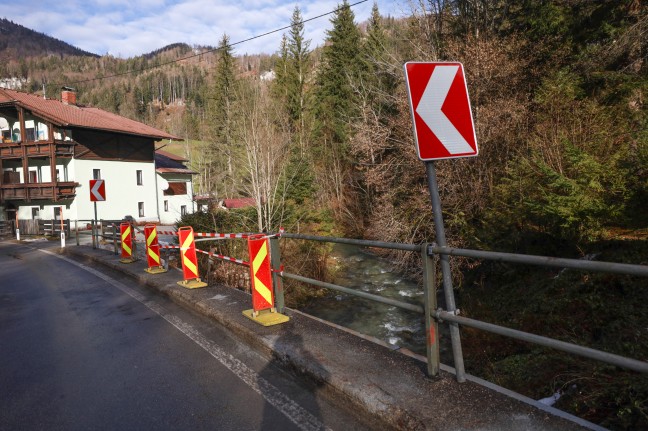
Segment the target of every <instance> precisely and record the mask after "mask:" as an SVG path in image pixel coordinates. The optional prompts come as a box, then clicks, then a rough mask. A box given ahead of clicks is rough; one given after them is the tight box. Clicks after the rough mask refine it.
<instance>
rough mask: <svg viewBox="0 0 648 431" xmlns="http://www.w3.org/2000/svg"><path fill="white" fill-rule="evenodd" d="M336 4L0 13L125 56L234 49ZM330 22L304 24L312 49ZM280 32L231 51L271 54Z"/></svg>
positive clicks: (133, 2) (393, 5)
mask: <svg viewBox="0 0 648 431" xmlns="http://www.w3.org/2000/svg"><path fill="white" fill-rule="evenodd" d="M350 3H353V1H350ZM339 4H341V0H339V1H338V0H319V1H317V0H306V1H303V2H293V1H285V0H240V1H228V0H166V1H165V0H86V1H84V0H45V1H42V0H22V1H19V2H13V3H9V4H7V5H4V6H3V13H4V14H5V15H4V16H5V17H6V18H7V19H10V20H12V21H14V22H16V23H18V24H21V25H23V26H25V27H27V28H30V29H32V30H36V31H39V32H42V33H45V34H47V35H49V36H52V37H55V38H57V39H60V40H63V41H65V42H67V43H69V44H71V45H74V46H76V47H78V48H81V49H83V50H86V51H90V52H93V53H95V54H99V55H103V54H106V53H110V54H112V55H115V56H120V57H124V58H127V57H132V56H136V55H141V54H145V53H148V52H151V51H154V50H156V49H159V48H162V47H163V46H166V45H168V44H171V43H178V42H184V43H188V44H190V45H210V46H216V45H217V44H218V42H219V40H220V39H221V37H222V35H223V34H224V33H226V34H227V35H229V36H230V41H231V42H232V43H236V42H238V41H241V40H244V39H248V38H251V37H253V36H256V35H260V34H263V33H267V32H270V31H273V30H275V29H278V28H281V27H284V26H287V25H289V24H290V18H291V16H292V12H293V9H294V7H295V6H296V5H298V6H299V7H300V10H301V13H302V17H303V18H304V19H308V18H311V17H314V16H317V15H321V14H324V13H327V12H330V11H332V10H334V9H335V8H336V7H338V5H339ZM372 4H373V2H372V1H368V2H365V3H362V4H360V5H358V6H355V7H354V8H353V10H354V13H355V16H356V21H357V22H361V21H365V20H366V19H367V18H368V17H369V14H370V11H371V7H372ZM378 7H379V8H380V10H381V12H382V13H383V14H391V15H394V16H402V15H403V13H402V9H406V7H404V6H403V5H398V4H397V2H395V1H389V0H382V1H379V2H378ZM330 19H331V15H329V16H326V17H322V18H319V19H316V20H313V21H310V22H307V23H306V24H305V35H306V38H307V39H311V40H312V42H311V48H314V47H315V46H318V45H321V44H322V43H323V40H324V38H325V36H326V33H325V31H326V30H327V29H329V28H330ZM283 32H285V30H284V31H281V32H276V33H274V34H271V35H268V36H264V37H261V38H258V39H254V40H252V41H248V42H245V43H242V44H240V45H236V46H235V47H234V48H235V52H236V53H239V54H242V53H250V54H252V53H260V52H264V53H273V52H276V51H277V50H278V48H279V41H280V40H281V34H282V33H283Z"/></svg>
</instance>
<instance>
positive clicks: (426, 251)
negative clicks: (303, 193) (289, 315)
mask: <svg viewBox="0 0 648 431" xmlns="http://www.w3.org/2000/svg"><path fill="white" fill-rule="evenodd" d="M282 237H283V238H289V239H301V240H308V241H319V242H330V243H338V244H350V245H357V246H361V247H375V248H385V249H393V250H404V251H414V252H417V251H421V252H422V257H423V265H424V268H423V269H424V287H423V288H424V293H425V304H424V307H421V306H417V305H414V304H409V303H406V302H401V301H397V300H393V299H388V298H383V297H380V296H377V295H372V294H369V293H366V292H361V291H356V290H354V289H349V288H347V287H343V286H338V285H335V284H331V283H324V282H322V281H319V280H313V279H309V278H306V277H302V276H299V275H295V274H289V273H285V272H284V273H282V276H283V277H285V278H289V279H293V280H296V281H300V282H303V283H308V284H312V285H314V286H319V287H325V288H328V289H333V290H337V291H340V292H344V293H347V294H350V295H355V296H358V297H361V298H365V299H369V300H372V301H377V302H381V303H384V304H389V305H393V306H396V307H400V308H403V309H406V310H410V311H414V312H418V313H423V314H424V315H425V318H426V331H427V333H428V334H430V335H433V339H432V340H431V338H430V336H428V343H427V344H428V351H427V358H428V373H429V374H430V375H436V374H438V370H439V344H438V336H436V334H438V328H437V327H436V325H438V324H439V323H443V322H448V323H449V324H456V325H462V326H468V327H472V328H476V329H480V330H483V331H487V332H491V333H494V334H499V335H502V336H505V337H509V338H514V339H517V340H522V341H526V342H530V343H533V344H537V345H540V346H544V347H549V348H552V349H557V350H561V351H564V352H568V353H571V354H575V355H579V356H582V357H586V358H590V359H594V360H598V361H601V362H605V363H608V364H612V365H616V366H619V367H622V368H626V369H629V370H633V371H637V372H640V373H648V362H644V361H640V360H637V359H632V358H627V357H624V356H620V355H616V354H612V353H609V352H604V351H601V350H596V349H592V348H589V347H584V346H580V345H577V344H573V343H568V342H564V341H560V340H556V339H553V338H549V337H543V336H539V335H535V334H531V333H528V332H524V331H518V330H515V329H511V328H507V327H504V326H499V325H494V324H492V323H487V322H483V321H480V320H475V319H469V318H466V317H462V316H459V310H452V311H444V310H441V309H437V308H436V285H435V277H434V274H435V272H434V264H433V263H432V264H430V262H429V260H428V259H430V258H432V257H434V256H442V255H445V256H462V257H468V258H474V259H482V260H493V261H499V262H509V263H519V264H527V265H539V266H546V267H554V268H569V269H576V270H581V271H591V272H606V273H615V274H625V275H633V276H641V277H646V276H648V266H646V265H631V264H623V263H614V262H599V261H588V260H581V259H564V258H555V257H548V256H535V255H522V254H514V253H500V252H491V251H483V250H470V249H459V248H451V247H439V246H437V245H435V244H421V245H414V244H400V243H390V242H382V241H365V240H357V239H348V238H334V237H322V236H314V235H300V234H290V233H284V234H283V235H282ZM459 351H461V350H459ZM453 353H455V351H454V349H453ZM454 360H455V362H456V361H457V360H459V361H461V362H462V363H463V358H456V357H455V358H454ZM457 380H458V381H460V382H461V381H465V375H460V373H459V371H458V372H457Z"/></svg>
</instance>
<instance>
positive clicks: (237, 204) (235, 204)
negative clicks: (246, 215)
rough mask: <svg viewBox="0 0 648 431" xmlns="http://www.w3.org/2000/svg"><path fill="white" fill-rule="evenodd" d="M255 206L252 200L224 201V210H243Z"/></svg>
mask: <svg viewBox="0 0 648 431" xmlns="http://www.w3.org/2000/svg"><path fill="white" fill-rule="evenodd" d="M254 205H256V201H255V200H254V198H239V199H224V200H223V206H224V207H225V208H245V207H251V206H254Z"/></svg>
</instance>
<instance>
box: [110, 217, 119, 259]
mask: <svg viewBox="0 0 648 431" xmlns="http://www.w3.org/2000/svg"><path fill="white" fill-rule="evenodd" d="M110 227H111V229H112V234H113V235H112V236H113V250H114V253H115V255H118V254H119V250H118V248H117V226H115V223H111V224H110Z"/></svg>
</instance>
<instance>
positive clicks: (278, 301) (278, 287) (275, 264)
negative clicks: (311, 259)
mask: <svg viewBox="0 0 648 431" xmlns="http://www.w3.org/2000/svg"><path fill="white" fill-rule="evenodd" d="M270 266H271V267H272V284H273V286H274V295H275V307H276V308H277V312H278V313H283V312H284V307H285V303H284V291H283V284H282V283H283V280H282V278H281V275H280V274H279V273H278V272H277V271H281V250H280V249H279V238H276V237H273V238H270Z"/></svg>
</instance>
